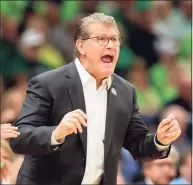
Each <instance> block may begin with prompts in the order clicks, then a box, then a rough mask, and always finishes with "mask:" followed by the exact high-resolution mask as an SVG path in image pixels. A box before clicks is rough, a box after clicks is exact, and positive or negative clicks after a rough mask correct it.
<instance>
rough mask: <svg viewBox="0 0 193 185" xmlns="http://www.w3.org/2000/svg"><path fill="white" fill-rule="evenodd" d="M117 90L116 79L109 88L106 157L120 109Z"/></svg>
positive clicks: (105, 142)
mask: <svg viewBox="0 0 193 185" xmlns="http://www.w3.org/2000/svg"><path fill="white" fill-rule="evenodd" d="M117 96H118V95H117V91H116V87H115V81H112V86H111V87H110V89H109V90H108V99H107V115H106V128H105V141H104V150H105V153H104V157H105V158H106V156H107V154H108V151H109V148H110V145H111V140H112V137H113V132H114V128H115V123H116V117H117V111H118V104H117V103H118V102H117Z"/></svg>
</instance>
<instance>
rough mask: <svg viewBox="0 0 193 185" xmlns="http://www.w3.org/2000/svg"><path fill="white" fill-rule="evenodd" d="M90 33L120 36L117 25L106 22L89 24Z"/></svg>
mask: <svg viewBox="0 0 193 185" xmlns="http://www.w3.org/2000/svg"><path fill="white" fill-rule="evenodd" d="M88 33H89V34H90V36H98V35H105V36H119V33H118V30H117V29H116V27H115V25H110V24H105V23H92V24H90V25H88Z"/></svg>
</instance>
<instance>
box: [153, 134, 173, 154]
mask: <svg viewBox="0 0 193 185" xmlns="http://www.w3.org/2000/svg"><path fill="white" fill-rule="evenodd" d="M154 143H155V146H156V148H157V150H159V151H164V150H166V149H167V148H169V146H170V144H168V145H165V146H163V145H159V144H158V143H157V142H156V135H155V137H154Z"/></svg>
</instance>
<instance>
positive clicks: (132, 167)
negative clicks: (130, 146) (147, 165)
mask: <svg viewBox="0 0 193 185" xmlns="http://www.w3.org/2000/svg"><path fill="white" fill-rule="evenodd" d="M120 172H121V174H122V176H123V178H124V181H125V183H128V184H129V183H131V182H132V181H133V180H134V178H135V177H136V176H138V174H139V173H140V172H141V164H140V162H139V161H136V160H134V159H133V157H132V155H131V154H130V152H129V151H127V150H125V149H124V148H122V150H121V155H120Z"/></svg>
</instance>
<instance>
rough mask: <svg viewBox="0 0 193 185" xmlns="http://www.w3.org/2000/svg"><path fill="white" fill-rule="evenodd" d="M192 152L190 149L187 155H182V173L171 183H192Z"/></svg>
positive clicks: (180, 170)
mask: <svg viewBox="0 0 193 185" xmlns="http://www.w3.org/2000/svg"><path fill="white" fill-rule="evenodd" d="M191 164H192V152H191V150H188V152H186V153H185V155H183V156H182V158H181V161H180V164H179V172H180V175H179V177H178V178H176V179H174V180H172V181H171V183H170V184H191V182H192V169H191Z"/></svg>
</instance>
